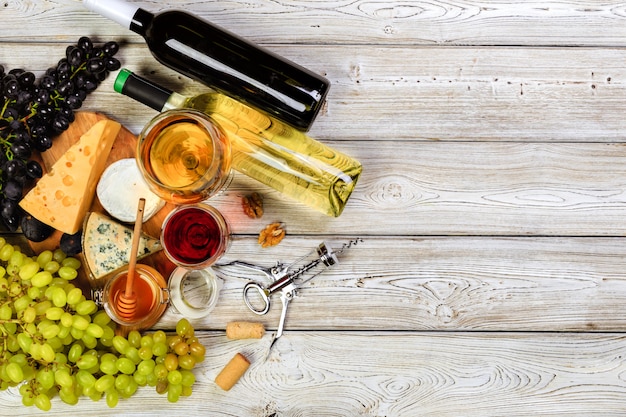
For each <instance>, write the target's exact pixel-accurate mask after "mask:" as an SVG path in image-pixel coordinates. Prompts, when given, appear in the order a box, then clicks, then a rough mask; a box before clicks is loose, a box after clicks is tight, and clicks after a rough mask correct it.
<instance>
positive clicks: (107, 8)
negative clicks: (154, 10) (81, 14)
mask: <svg viewBox="0 0 626 417" xmlns="http://www.w3.org/2000/svg"><path fill="white" fill-rule="evenodd" d="M83 6H85V7H86V8H87V9H89V10H91V11H92V12H95V13H98V14H100V15H102V16H103V17H106V18H107V19H111V20H112V21H114V22H116V23H119V24H120V25H122V26H123V27H125V28H129V29H131V30H133V31H134V32H137V33H139V34H140V35H141V34H142V32H139V31H137V30H135V29H134V28H138V29H141V28H143V27H145V26H146V25H147V23H149V22H150V21H151V20H152V18H153V15H152V14H151V13H149V12H147V11H145V10H143V9H141V8H140V7H139V6H138V5H137V4H134V3H128V2H126V1H123V0H83ZM137 15H138V16H137Z"/></svg>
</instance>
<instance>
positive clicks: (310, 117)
mask: <svg viewBox="0 0 626 417" xmlns="http://www.w3.org/2000/svg"><path fill="white" fill-rule="evenodd" d="M83 4H84V6H85V7H86V8H88V9H89V10H92V11H94V12H96V13H99V14H101V15H102V16H104V17H107V18H109V19H111V20H113V21H115V22H117V23H119V24H121V25H122V26H124V27H126V28H128V29H130V30H132V31H133V32H135V33H137V34H139V35H141V36H143V38H144V39H145V41H146V43H147V45H148V48H149V49H150V51H151V52H152V55H154V57H155V58H156V59H157V60H158V61H159V62H160V63H162V64H163V65H165V66H167V67H169V68H172V69H174V70H176V71H178V72H180V73H181V74H184V75H186V76H188V77H190V78H193V79H195V80H197V81H200V82H202V83H204V84H206V85H208V86H209V87H211V88H212V89H214V90H216V91H219V92H221V93H223V94H226V95H228V96H230V97H233V98H235V99H236V100H237V101H241V102H243V103H246V104H248V105H250V106H252V107H255V108H256V109H258V110H261V111H264V112H266V113H268V114H269V115H271V116H273V117H275V118H276V119H279V120H281V121H283V122H285V123H287V124H290V125H292V126H294V127H296V128H298V129H300V130H304V131H307V130H308V129H309V128H310V127H311V124H312V123H313V121H314V120H315V118H316V116H317V114H318V113H319V110H320V108H321V107H322V105H323V104H324V101H325V98H326V95H327V94H328V89H329V88H330V83H329V82H328V80H326V79H325V78H324V77H322V76H320V75H317V74H315V73H313V72H312V71H309V70H308V69H306V68H303V67H301V66H299V65H297V64H295V63H293V62H291V61H289V60H287V59H285V58H282V57H280V56H278V55H277V54H274V53H272V52H270V51H268V50H266V49H264V48H261V47H259V46H258V45H255V44H253V43H251V42H249V41H247V40H244V39H242V38H241V37H239V36H237V35H234V34H232V33H230V32H227V31H226V30H224V29H222V28H220V27H218V26H216V25H214V24H211V23H209V22H207V21H205V20H202V19H199V18H198V17H196V16H194V15H192V14H190V13H187V12H184V11H179V10H166V11H163V12H161V13H157V14H153V13H150V12H148V11H146V10H144V9H142V8H140V7H139V6H138V5H137V4H136V3H128V2H126V1H123V0H83Z"/></svg>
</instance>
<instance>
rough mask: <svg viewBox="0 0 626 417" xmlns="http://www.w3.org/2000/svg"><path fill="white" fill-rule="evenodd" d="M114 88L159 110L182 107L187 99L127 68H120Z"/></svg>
mask: <svg viewBox="0 0 626 417" xmlns="http://www.w3.org/2000/svg"><path fill="white" fill-rule="evenodd" d="M113 88H114V89H115V91H117V92H118V93H121V94H124V95H125V96H128V97H130V98H133V99H135V100H137V101H138V102H140V103H143V104H145V105H146V106H148V107H152V108H153V109H155V110H157V111H165V110H169V109H173V108H179V107H182V106H183V105H184V102H185V101H186V99H187V98H186V97H185V96H183V95H181V94H178V93H175V92H173V91H172V90H169V89H167V88H165V87H161V86H160V85H158V84H155V83H153V82H151V81H148V80H146V79H145V78H142V77H140V76H138V75H135V74H133V73H132V72H131V71H129V70H127V69H122V70H120V72H119V74H118V75H117V78H116V79H115V83H114V85H113Z"/></svg>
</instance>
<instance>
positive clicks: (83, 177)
mask: <svg viewBox="0 0 626 417" xmlns="http://www.w3.org/2000/svg"><path fill="white" fill-rule="evenodd" d="M120 129H121V125H120V124H119V123H117V122H115V121H113V120H108V119H105V120H101V121H99V122H97V123H96V124H94V125H93V126H92V127H91V128H90V129H89V130H88V131H87V132H86V133H85V134H83V135H82V136H81V137H80V138H79V140H78V141H77V142H76V143H75V144H74V145H72V146H71V147H70V148H69V149H68V150H67V151H66V152H65V153H64V154H63V155H62V156H61V157H60V158H59V159H58V160H57V161H56V162H55V163H54V165H52V168H51V169H50V171H49V172H48V173H46V174H45V175H44V176H43V177H42V178H40V179H39V181H37V184H36V185H35V187H34V188H33V189H32V190H31V191H29V192H28V194H26V195H25V196H24V198H23V199H22V201H20V206H21V207H22V208H23V209H24V210H25V211H26V212H27V213H30V214H31V215H32V216H33V217H35V218H37V219H38V220H40V221H41V222H43V223H46V224H48V225H50V226H52V227H54V228H55V229H57V230H60V231H62V232H64V233H69V234H74V233H76V232H77V231H79V230H80V228H81V226H82V224H83V219H84V217H85V214H86V213H87V211H88V210H89V209H90V207H91V203H92V202H93V198H94V196H95V189H96V185H97V183H98V179H99V178H100V175H102V172H103V171H104V168H105V164H106V160H107V158H108V156H109V153H110V152H111V147H112V146H113V142H115V139H116V137H117V134H118V133H119V131H120Z"/></svg>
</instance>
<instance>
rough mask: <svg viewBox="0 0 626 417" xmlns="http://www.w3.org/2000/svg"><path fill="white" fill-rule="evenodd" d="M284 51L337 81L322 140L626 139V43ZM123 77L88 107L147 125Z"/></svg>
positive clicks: (151, 64)
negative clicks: (126, 93)
mask: <svg viewBox="0 0 626 417" xmlns="http://www.w3.org/2000/svg"><path fill="white" fill-rule="evenodd" d="M105 39H111V38H110V37H109V38H103V39H102V40H105ZM66 46H67V44H64V43H59V44H54V46H50V45H44V44H32V43H29V44H17V45H16V44H10V43H9V44H7V43H5V44H3V45H2V48H0V64H3V65H4V66H5V68H7V69H10V68H15V67H21V68H24V67H26V68H27V69H29V70H33V71H35V72H37V73H38V74H40V73H42V72H43V71H45V69H46V68H48V67H49V66H52V65H54V64H55V63H56V61H57V60H58V59H60V58H61V57H62V56H64V53H65V47H66ZM274 50H275V51H277V52H278V53H281V54H283V55H285V56H287V57H289V58H291V59H293V60H294V61H296V62H299V63H301V64H302V65H305V66H307V67H309V68H311V69H312V70H314V71H317V72H319V73H323V74H325V75H326V76H327V77H328V78H329V79H330V80H331V82H332V87H331V90H330V94H329V98H328V103H327V106H326V108H325V109H324V110H323V111H322V114H320V116H319V117H318V119H317V121H316V123H315V124H314V126H313V129H312V130H311V132H310V134H311V135H312V136H313V137H316V138H319V139H324V140H346V139H350V140H359V141H372V140H379V141H387V140H422V141H423V140H437V141H475V140H480V141H541V142H563V141H566V142H607V141H615V142H623V141H624V140H625V136H624V133H623V132H624V128H625V127H626V122H625V121H624V117H623V114H626V99H625V97H626V84H625V83H624V81H623V80H624V79H626V71H625V70H624V68H623V65H621V63H622V62H624V61H626V50H622V49H593V48H582V49H581V48H569V49H568V48H564V49H553V48H546V49H543V48H480V49H476V48H407V47H385V48H368V49H366V50H364V49H360V48H356V49H355V48H353V47H349V46H342V45H333V46H324V47H322V46H308V47H301V46H297V47H294V46H280V47H276V48H274ZM119 57H120V59H121V60H122V62H123V64H124V65H125V66H126V67H128V68H129V69H131V70H133V71H136V72H138V73H140V74H143V75H147V74H149V73H151V77H152V78H153V79H154V80H157V81H159V82H161V83H163V84H164V85H165V86H166V87H168V88H172V89H176V90H180V91H181V92H183V93H185V94H190V95H193V94H198V93H200V92H203V91H207V87H206V86H203V85H201V84H200V83H197V82H193V81H191V80H189V79H188V78H186V77H184V76H181V75H180V74H177V73H176V72H174V71H172V70H169V69H167V68H165V67H164V66H162V65H161V64H159V63H157V62H156V60H155V59H154V58H152V56H151V55H150V54H149V52H148V50H147V48H146V47H145V46H144V45H130V46H125V47H123V48H122V51H121V52H120V55H119ZM115 75H116V74H115V73H114V74H112V75H111V77H109V79H108V80H107V81H105V83H103V85H102V86H101V87H100V88H99V90H98V92H97V94H94V95H92V96H90V97H89V99H88V100H87V101H86V103H85V108H86V109H89V110H100V111H105V112H107V113H109V116H111V117H114V118H118V119H119V120H120V122H122V123H123V124H124V125H125V126H127V127H128V128H129V129H131V130H132V131H134V132H139V131H140V129H141V127H142V126H143V125H144V124H145V123H146V122H147V120H149V118H150V117H152V116H153V115H154V114H156V113H155V112H154V111H152V110H151V109H148V108H147V107H145V106H143V105H141V104H139V103H136V102H134V101H132V100H131V99H129V98H125V97H122V96H120V95H119V94H117V93H115V92H113V87H112V84H113V80H114V77H115ZM121 106H122V108H120V107H121ZM122 109H123V110H122Z"/></svg>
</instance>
